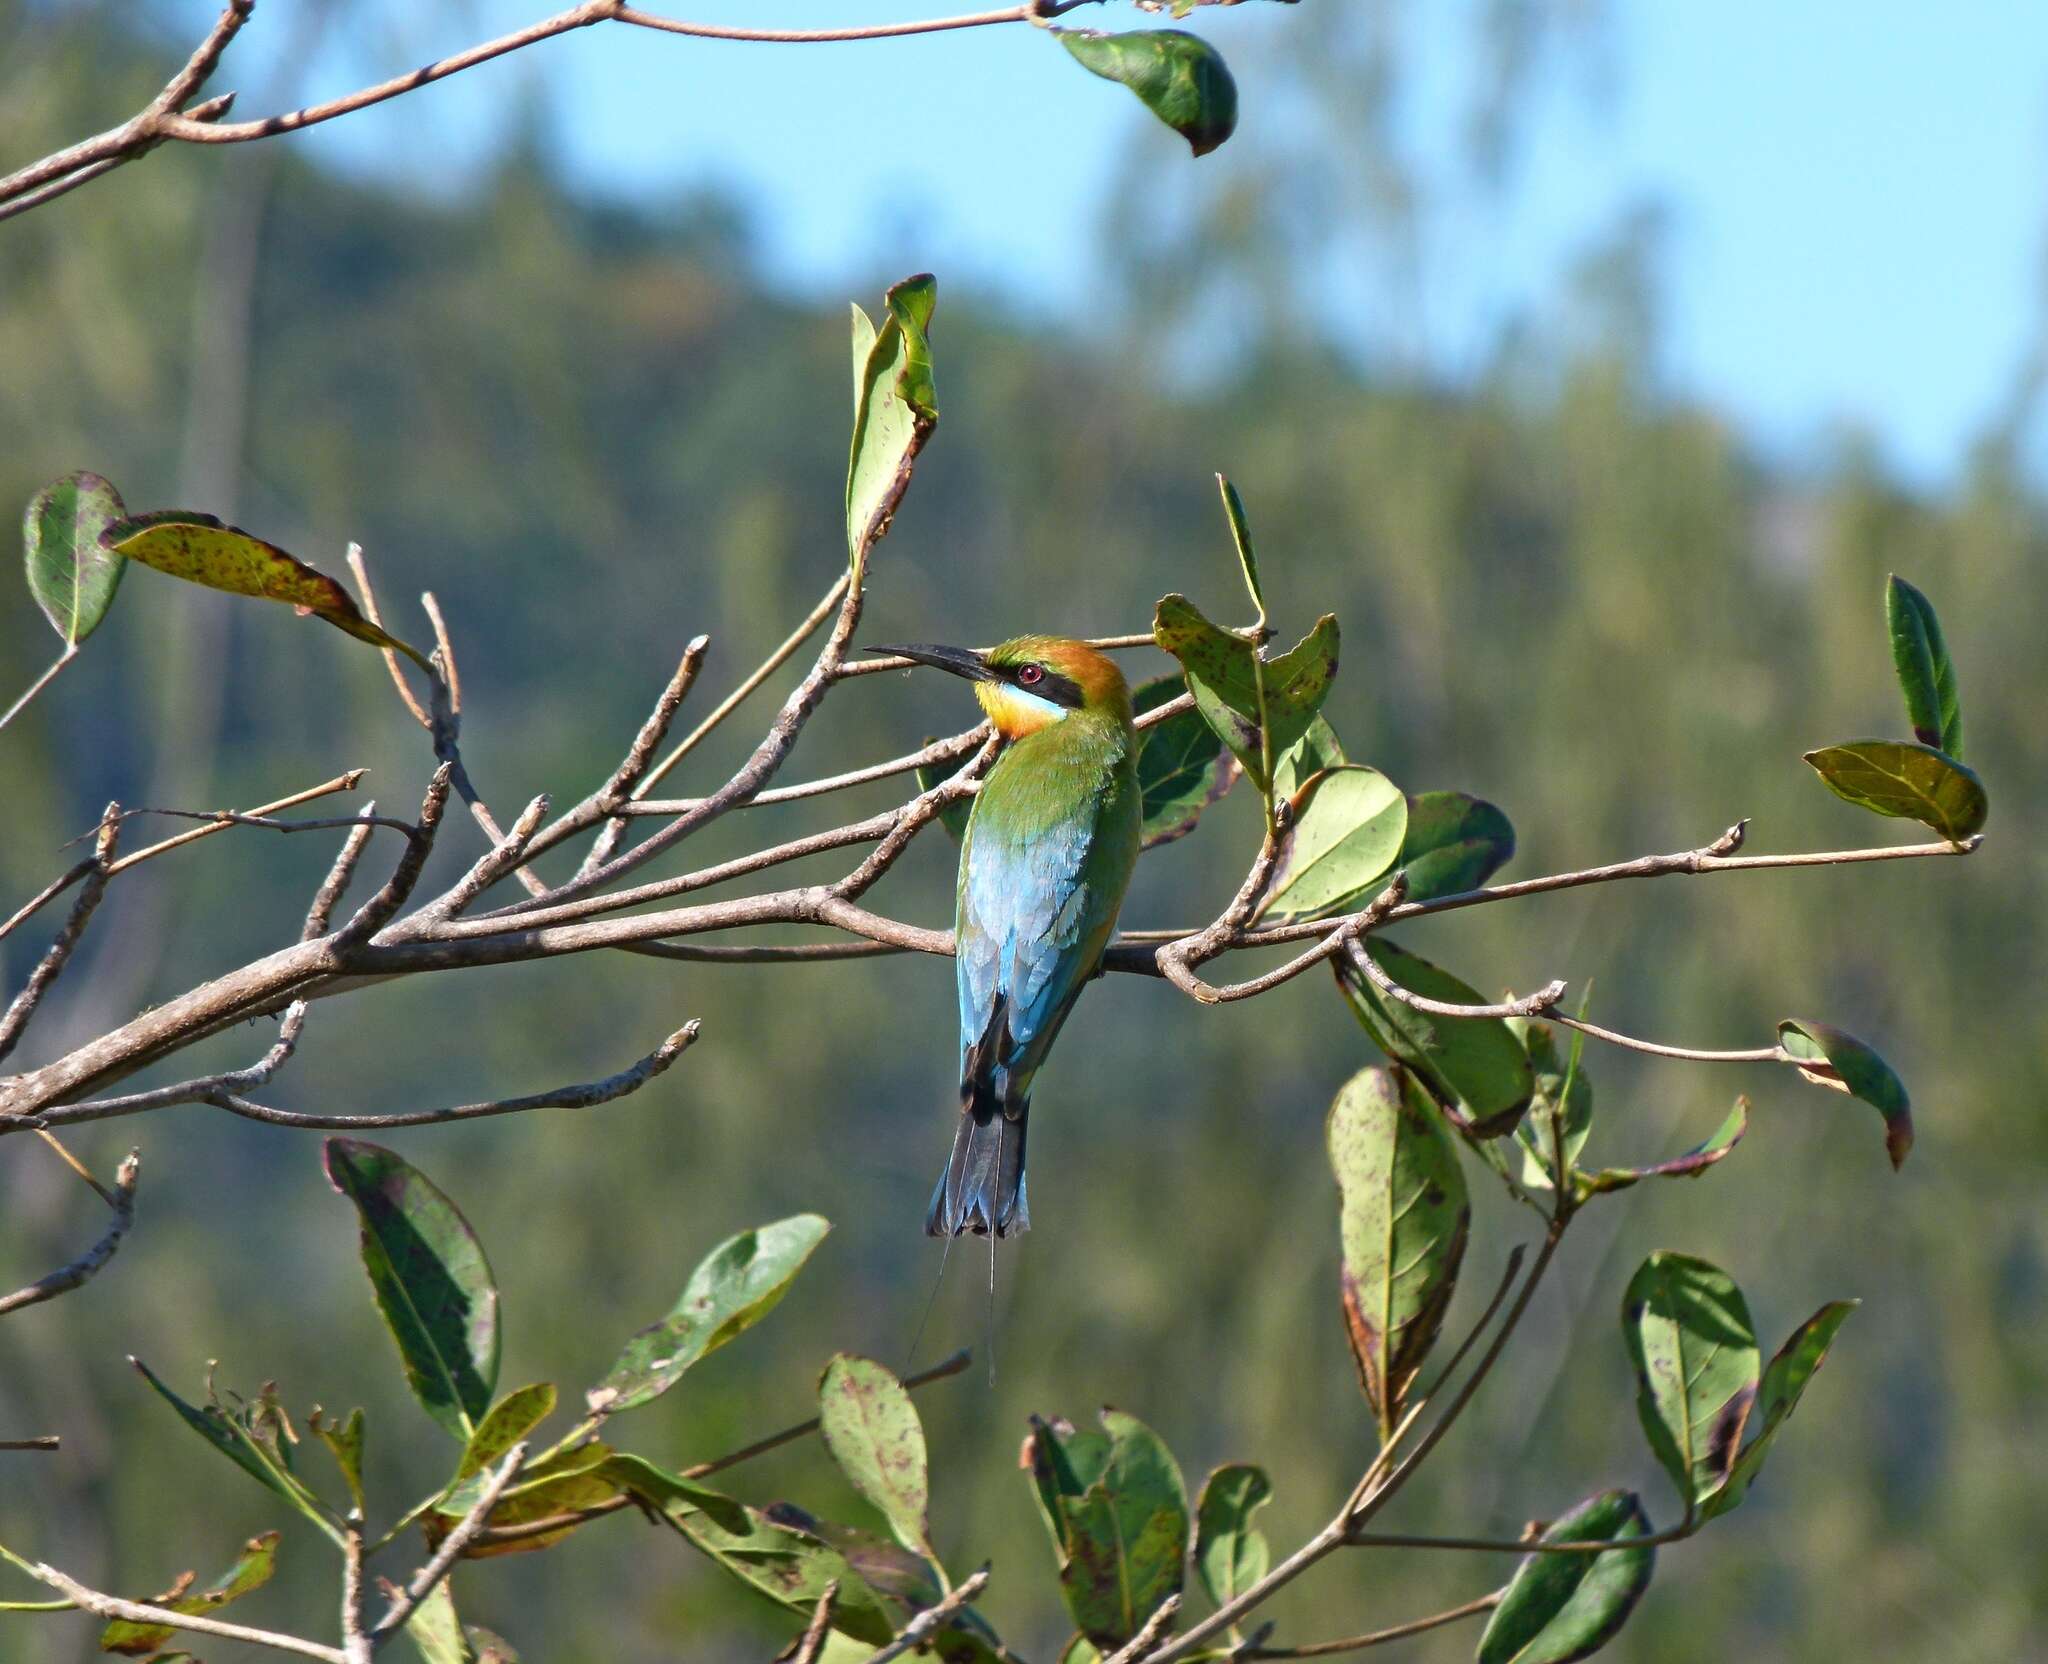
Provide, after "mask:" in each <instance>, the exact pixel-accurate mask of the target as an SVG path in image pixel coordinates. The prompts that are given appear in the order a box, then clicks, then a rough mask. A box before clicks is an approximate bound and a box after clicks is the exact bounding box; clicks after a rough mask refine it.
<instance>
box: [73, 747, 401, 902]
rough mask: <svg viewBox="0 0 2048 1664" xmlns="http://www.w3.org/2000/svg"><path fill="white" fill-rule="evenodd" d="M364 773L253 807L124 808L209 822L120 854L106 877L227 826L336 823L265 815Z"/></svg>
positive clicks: (284, 828)
mask: <svg viewBox="0 0 2048 1664" xmlns="http://www.w3.org/2000/svg"><path fill="white" fill-rule="evenodd" d="M367 773H369V770H368V769H361V768H352V769H350V770H349V771H348V772H347V773H346V774H337V775H336V776H335V777H334V778H333V779H332V780H323V781H321V782H320V784H319V785H317V786H308V787H307V788H306V789H305V790H304V791H302V792H293V793H292V794H291V796H289V797H280V798H279V799H277V801H276V802H274V803H259V804H257V806H256V807H255V808H253V809H216V810H213V811H211V812H208V811H204V810H192V809H130V810H128V811H126V814H125V815H124V817H123V818H124V819H125V818H127V816H130V815H182V816H187V817H189V818H191V819H193V820H206V821H209V822H210V823H211V824H209V825H206V826H201V827H197V828H195V829H194V830H192V831H190V832H180V833H179V834H178V835H177V836H176V837H175V838H165V839H164V840H163V841H162V842H161V843H154V844H149V845H147V846H145V847H144V848H142V849H138V850H137V851H136V852H135V853H134V854H133V855H124V856H122V857H121V859H120V860H118V861H116V862H115V863H114V864H113V865H112V866H110V867H109V868H107V873H108V876H110V877H111V876H112V875H113V874H115V873H117V872H126V871H127V870H128V869H129V868H130V867H132V866H136V865H138V864H139V863H141V862H143V861H148V860H153V859H154V858H155V857H157V856H159V855H162V854H164V853H165V852H166V851H168V850H173V849H179V848H182V847H183V846H184V845H186V844H189V843H196V842H197V841H198V840H199V839H201V838H210V837H212V836H213V835H214V834H215V833H216V832H222V831H225V830H226V829H227V828H228V827H230V826H270V827H274V828H275V829H276V830H278V831H281V832H305V831H309V830H311V829H312V828H314V827H316V826H333V825H335V824H337V823H336V822H333V821H294V822H283V821H272V820H269V819H267V818H266V817H267V816H270V815H274V814H276V813H277V812H278V811H279V810H281V809H296V808H297V807H298V806H299V805H300V804H301V803H311V802H312V801H313V800H314V799H315V798H321V797H331V796H333V795H334V794H335V793H336V792H352V791H354V790H355V789H356V787H357V786H358V785H359V784H360V783H361V781H362V778H363V776H364V775H365V774H367Z"/></svg>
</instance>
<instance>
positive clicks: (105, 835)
mask: <svg viewBox="0 0 2048 1664" xmlns="http://www.w3.org/2000/svg"><path fill="white" fill-rule="evenodd" d="M120 837H121V806H120V805H119V804H118V803H109V804H108V805H107V807H106V812H105V813H104V814H103V815H101V817H100V829H99V837H98V841H97V843H96V844H95V845H94V848H93V855H92V870H91V871H90V872H88V873H87V874H86V875H85V883H84V884H83V886H82V887H81V888H80V889H79V892H78V898H77V899H76V900H75V901H73V902H72V904H71V916H70V917H69V918H67V919H66V920H65V921H64V927H63V928H62V929H61V930H59V931H58V932H57V935H56V938H55V939H54V940H53V941H52V942H51V943H50V945H49V947H48V948H47V949H46V950H45V951H44V953H43V957H42V958H41V959H40V960H39V961H38V962H37V964H36V968H35V969H34V970H33V971H31V972H29V977H28V982H27V984H26V985H25V986H24V987H23V988H22V990H21V992H20V993H18V994H16V995H15V996H14V999H13V1001H12V1003H10V1004H9V1005H8V1007H7V1010H6V1013H5V1014H4V1015H0V1058H5V1057H6V1056H7V1054H8V1053H9V1052H11V1051H13V1050H14V1048H15V1046H16V1045H17V1044H19V1043H20V1040H21V1035H22V1031H23V1030H24V1029H26V1028H27V1027H28V1023H29V1019H30V1018H31V1017H33V1016H34V1015H35V1013H36V1007H37V1006H38V1005H40V1004H41V1003H42V998H43V996H44V995H45V994H46V993H48V992H49V991H50V985H51V984H52V983H54V982H55V981H56V980H57V978H58V977H60V976H62V975H63V974H64V966H65V964H66V962H67V961H68V960H69V959H70V958H71V950H72V949H73V948H75V947H77V946H78V939H79V937H81V936H83V935H84V934H85V927H86V925H87V923H88V922H90V920H91V918H92V915H93V909H94V908H96V907H98V906H99V904H100V897H101V896H103V895H105V894H106V892H107V879H108V877H109V876H110V874H111V871H112V862H113V859H114V846H115V845H116V844H117V843H118V842H119V841H120Z"/></svg>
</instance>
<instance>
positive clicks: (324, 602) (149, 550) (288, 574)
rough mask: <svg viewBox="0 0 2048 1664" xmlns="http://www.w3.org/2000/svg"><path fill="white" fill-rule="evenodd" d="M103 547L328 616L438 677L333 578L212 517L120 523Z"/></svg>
mask: <svg viewBox="0 0 2048 1664" xmlns="http://www.w3.org/2000/svg"><path fill="white" fill-rule="evenodd" d="M100 547H101V548H103V549H107V550H110V551H112V552H113V553H115V554H117V555H126V556H127V557H128V559H130V560H132V561H139V562H141V564H142V565H144V566H153V567H155V568H156V569H157V571H159V572H164V573H168V574H169V575H170V576H171V577H173V578H183V579H184V580H185V581H186V582H187V583H195V584H204V585H205V586H206V587H207V588H208V589H219V590H225V591H226V592H227V593H228V594H230V595H247V596H252V597H254V598H255V599H257V600H261V601H282V602H283V603H284V604H285V605H286V606H289V607H291V608H293V609H295V610H296V611H297V612H298V613H299V614H300V615H301V616H305V615H307V614H311V615H312V616H314V617H316V618H324V619H326V620H327V622H328V623H330V624H332V625H333V626H334V627H335V628H336V629H337V630H340V631H342V632H343V633H344V634H346V635H351V636H354V637H355V638H356V640H358V641H367V642H368V643H369V644H370V645H371V646H372V647H382V648H390V649H393V650H395V651H397V652H400V653H403V654H405V656H406V657H407V658H409V659H411V660H413V662H414V663H416V664H418V665H419V666H420V668H421V669H423V670H428V671H429V673H430V674H431V667H430V666H429V665H428V664H427V661H426V660H425V659H424V658H422V657H421V656H420V654H419V652H418V650H417V649H415V648H412V647H409V646H407V645H406V643H404V642H402V641H400V640H399V639H398V638H397V637H396V636H394V635H391V634H389V633H387V632H386V631H385V630H383V629H381V628H379V627H378V626H377V625H375V624H372V623H371V622H370V621H369V620H368V619H367V618H365V617H364V616H363V614H362V609H361V608H359V607H358V606H357V605H356V602H355V597H354V596H352V595H351V594H349V592H348V591H347V590H345V589H343V588H342V586H341V585H340V584H339V583H337V582H336V581H335V580H334V579H333V578H330V577H329V576H328V575H327V574H326V573H324V572H322V571H320V570H319V569H318V568H316V567H312V566H308V565H307V564H306V563H305V562H304V561H302V560H300V559H299V558H298V556H296V555H289V554H286V553H285V551H284V550H282V549H280V548H278V547H277V546H276V545H275V544H272V543H265V542H264V541H263V539H262V538H260V537H252V536H250V535H249V533H247V532H245V531H243V530H242V529H241V528H240V527H238V526H230V525H227V524H225V523H224V522H222V521H220V520H217V519H215V518H214V517H213V516H212V515H210V514H195V513H191V512H189V511H186V510H183V509H164V510H160V511H158V512H157V513H154V514H138V515H135V516H133V517H131V518H129V519H127V520H118V521H116V522H115V523H114V524H113V525H111V526H109V527H107V529H106V530H105V531H103V532H101V533H100Z"/></svg>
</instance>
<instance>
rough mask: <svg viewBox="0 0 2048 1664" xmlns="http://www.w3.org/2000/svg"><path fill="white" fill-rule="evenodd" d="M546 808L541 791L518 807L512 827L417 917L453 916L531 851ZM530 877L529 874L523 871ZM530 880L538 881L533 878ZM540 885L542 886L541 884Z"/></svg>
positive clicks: (535, 882) (441, 917) (421, 910)
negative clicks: (524, 804)
mask: <svg viewBox="0 0 2048 1664" xmlns="http://www.w3.org/2000/svg"><path fill="white" fill-rule="evenodd" d="M547 812H548V796H547V793H545V792H542V793H541V795H540V796H538V797H536V798H535V799H534V800H533V801H532V802H531V803H529V804H527V806H526V807H525V808H524V809H522V810H521V811H520V813H519V818H518V819H517V820H515V821H514V822H513V823H512V829H511V830H510V831H509V832H507V833H505V835H504V836H503V837H502V838H501V839H500V840H499V841H498V842H497V843H495V844H493V845H492V846H491V847H490V848H489V849H487V850H486V851H484V853H483V854H482V855H481V856H479V857H478V858H477V861H476V864H475V865H474V866H472V867H471V868H470V869H469V871H468V872H466V873H464V874H463V875H462V877H461V878H459V879H457V880H456V882H455V883H454V884H453V885H452V886H451V887H450V888H449V889H448V890H447V891H446V892H445V893H444V894H442V895H440V896H437V897H436V898H435V899H434V900H432V901H430V902H428V903H427V905H426V906H424V907H422V908H421V909H420V910H419V913H418V914H417V915H416V916H417V917H419V918H421V919H446V918H453V917H454V916H455V915H456V914H457V913H460V912H461V911H462V910H463V909H464V908H465V907H467V906H469V905H470V903H471V902H473V901H475V900H476V898H477V897H478V896H480V895H482V894H483V893H484V891H486V890H488V889H489V888H490V887H491V886H492V885H493V884H495V883H497V882H498V880H499V879H501V878H503V877H504V876H505V875H506V874H507V873H508V872H510V871H512V869H513V868H514V867H516V866H518V865H520V864H521V863H522V862H524V861H525V860H526V858H527V856H528V855H529V854H530V853H531V852H532V848H533V835H534V834H535V833H536V832H537V831H539V830H540V823H541V821H542V820H543V819H544V818H545V817H546V815H547ZM526 876H527V877H529V878H531V877H532V875H531V874H527V875H526ZM533 882H534V884H536V885H538V884H539V883H540V881H539V880H538V879H533ZM542 887H543V888H544V887H545V886H542Z"/></svg>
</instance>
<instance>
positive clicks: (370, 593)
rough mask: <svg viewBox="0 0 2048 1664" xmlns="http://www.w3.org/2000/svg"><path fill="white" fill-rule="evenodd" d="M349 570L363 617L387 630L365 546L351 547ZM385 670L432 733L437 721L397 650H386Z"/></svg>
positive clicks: (412, 709) (408, 708)
mask: <svg viewBox="0 0 2048 1664" xmlns="http://www.w3.org/2000/svg"><path fill="white" fill-rule="evenodd" d="M348 569H349V571H351V572H353V573H354V574H355V579H356V591H357V593H358V594H360V595H361V596H362V599H363V616H364V617H365V618H367V619H368V620H369V621H370V622H371V623H372V624H374V625H376V626H377V628H378V629H380V630H381V629H382V628H383V627H384V615H383V614H382V613H381V612H379V611H378V610H377V586H376V585H375V584H373V583H371V582H370V568H369V566H368V565H367V564H366V563H365V562H364V560H363V546H362V545H361V544H360V543H351V544H350V545H349V546H348ZM383 653H384V668H385V669H386V670H388V671H389V672H390V673H391V685H392V686H393V687H395V688H397V689H398V697H399V698H400V699H402V700H403V701H404V702H405V708H406V709H407V710H408V711H410V712H412V715H413V720H414V721H415V722H417V723H418V724H419V725H420V726H421V727H422V728H424V729H426V730H427V731H428V732H429V733H431V732H432V731H433V727H434V719H433V718H432V717H430V716H428V715H427V708H426V707H425V706H424V705H422V704H421V703H420V702H419V699H418V697H417V696H416V695H415V694H414V693H413V691H412V687H411V685H410V684H409V683H408V682H407V681H406V679H405V669H404V667H403V666H402V665H400V664H399V662H398V653H397V650H396V649H394V648H390V647H386V648H384V649H383Z"/></svg>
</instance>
